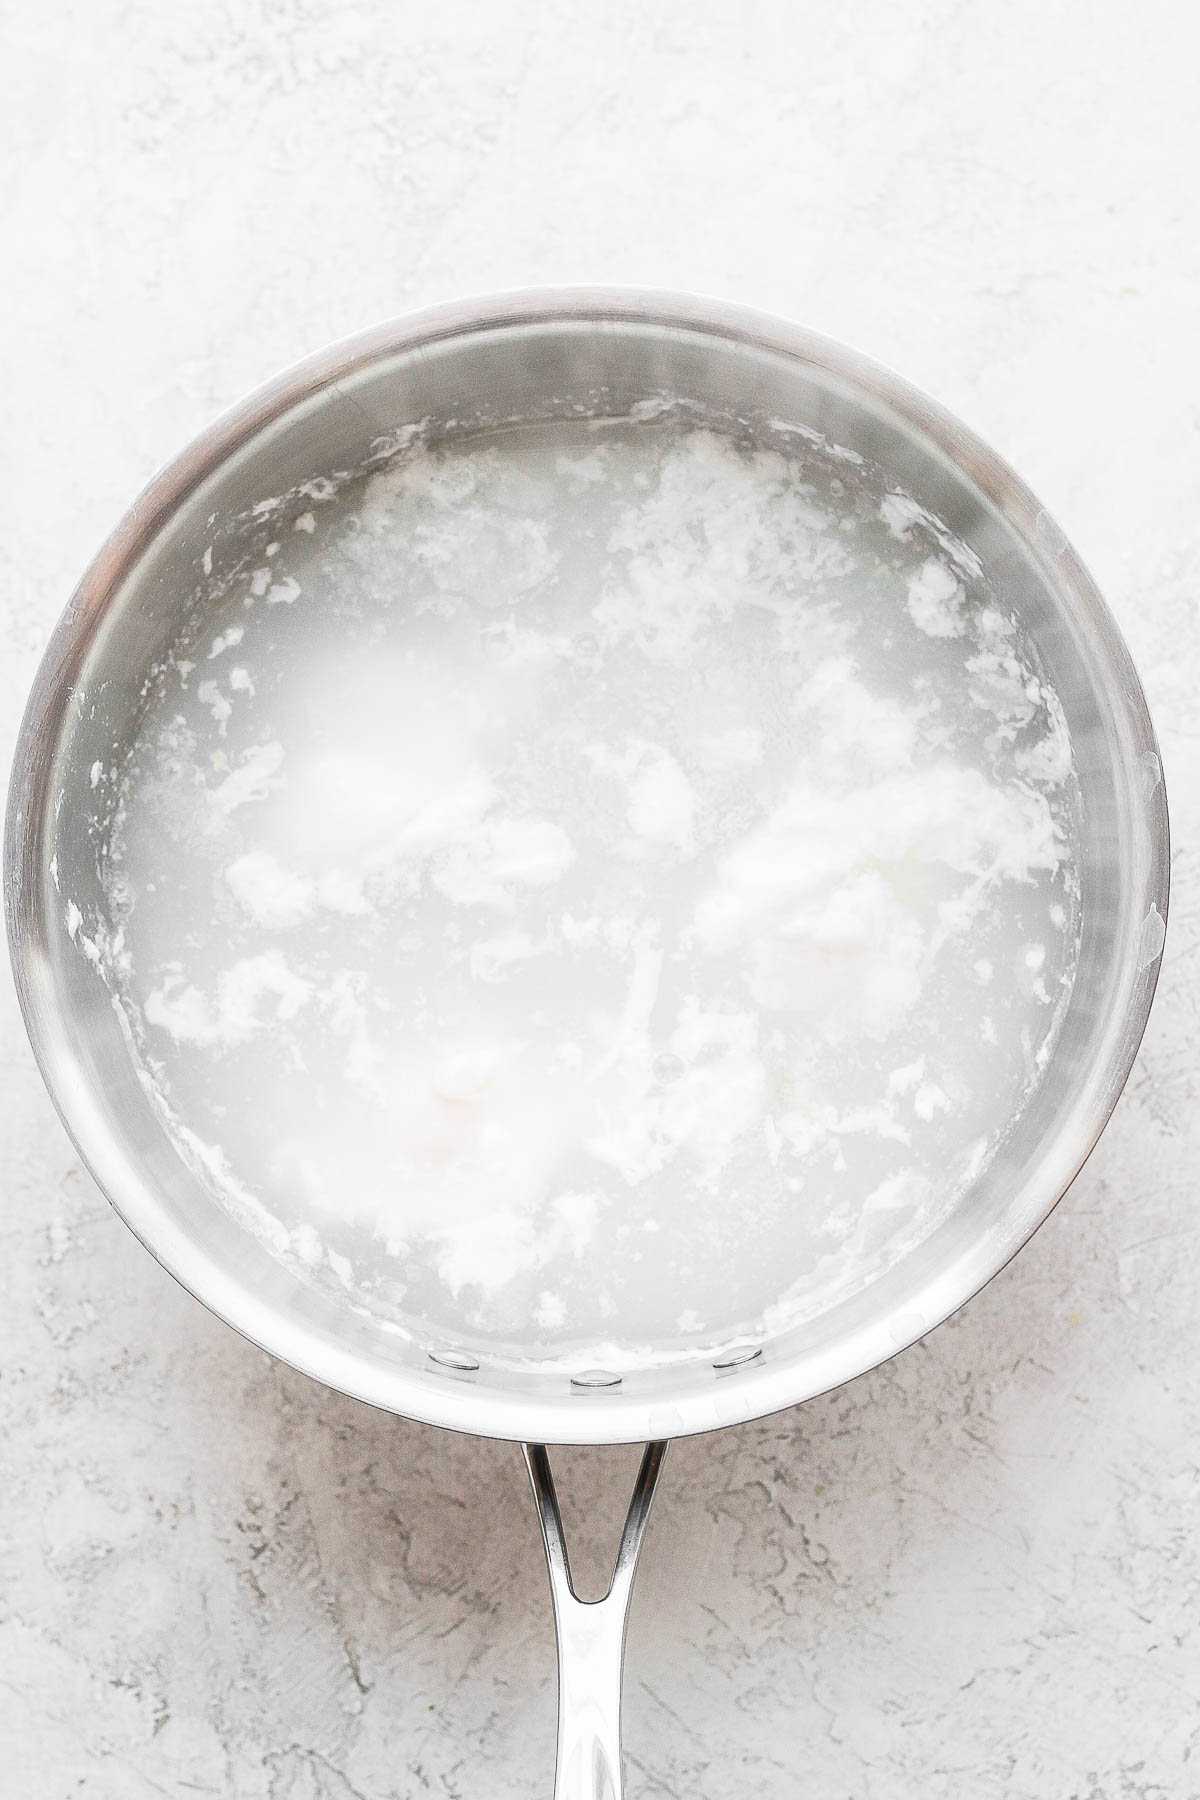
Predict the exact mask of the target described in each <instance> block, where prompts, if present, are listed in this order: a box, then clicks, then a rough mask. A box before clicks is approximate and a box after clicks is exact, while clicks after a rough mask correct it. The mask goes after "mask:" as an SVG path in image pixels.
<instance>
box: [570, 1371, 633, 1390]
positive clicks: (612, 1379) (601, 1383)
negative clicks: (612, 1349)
mask: <svg viewBox="0 0 1200 1800" xmlns="http://www.w3.org/2000/svg"><path fill="white" fill-rule="evenodd" d="M620 1385H621V1377H620V1376H619V1375H613V1374H612V1373H611V1372H610V1371H609V1370H608V1369H584V1370H583V1372H582V1373H581V1374H579V1375H572V1377H571V1386H572V1387H581V1388H610V1387H620Z"/></svg>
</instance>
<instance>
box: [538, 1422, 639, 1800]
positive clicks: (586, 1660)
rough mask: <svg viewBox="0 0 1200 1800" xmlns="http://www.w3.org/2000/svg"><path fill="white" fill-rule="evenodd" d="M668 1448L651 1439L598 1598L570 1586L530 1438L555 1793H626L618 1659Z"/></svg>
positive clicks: (550, 1491) (611, 1798)
mask: <svg viewBox="0 0 1200 1800" xmlns="http://www.w3.org/2000/svg"><path fill="white" fill-rule="evenodd" d="M666 1453H667V1446H666V1444H665V1443H658V1444H648V1445H647V1446H646V1453H645V1455H644V1456H643V1457H642V1465H641V1468H640V1469H639V1470H638V1477H637V1483H636V1485H635V1487H634V1490H633V1499H632V1500H631V1501H630V1503H629V1512H628V1515H627V1517H626V1520H625V1529H624V1531H623V1532H622V1534H621V1547H620V1549H619V1550H618V1551H617V1561H616V1567H615V1568H614V1570H613V1578H612V1583H611V1585H610V1587H609V1590H608V1592H607V1594H605V1595H604V1597H603V1599H601V1600H581V1599H580V1598H579V1596H578V1595H577V1594H576V1592H575V1589H574V1587H573V1586H572V1585H571V1564H570V1560H569V1558H568V1556H567V1545H566V1539H565V1538H564V1537H563V1528H562V1515H561V1514H560V1512H559V1510H558V1497H557V1495H556V1494H555V1491H554V1476H553V1475H552V1473H551V1470H550V1458H549V1457H548V1456H547V1454H546V1447H545V1445H544V1444H526V1445H525V1461H526V1463H527V1465H528V1468H529V1479H530V1482H531V1483H532V1485H533V1497H534V1499H535V1500H536V1501H537V1509H538V1517H539V1518H540V1519H541V1522H542V1541H543V1543H544V1544H545V1546H546V1564H547V1567H548V1568H549V1570H550V1593H551V1595H552V1597H553V1600H554V1625H555V1631H556V1633H557V1636H558V1760H557V1763H556V1766H555V1771H554V1800H621V1796H622V1793H623V1791H624V1790H623V1788H622V1783H621V1663H622V1660H623V1657H624V1654H625V1625H626V1621H627V1620H628V1617H629V1597H630V1595H631V1594H632V1592H633V1575H634V1570H635V1569H636V1567H637V1559H638V1552H639V1550H640V1549H641V1547H642V1537H643V1535H644V1533H645V1530H646V1520H647V1519H648V1518H649V1517H650V1503H651V1501H652V1500H653V1499H654V1489H655V1486H656V1484H657V1482H658V1476H659V1471H660V1469H661V1468H662V1462H663V1457H664V1456H665V1455H666Z"/></svg>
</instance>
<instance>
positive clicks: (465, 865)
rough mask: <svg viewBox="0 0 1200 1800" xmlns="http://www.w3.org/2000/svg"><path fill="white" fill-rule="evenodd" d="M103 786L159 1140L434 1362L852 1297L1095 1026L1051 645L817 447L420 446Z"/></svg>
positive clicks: (682, 434)
mask: <svg viewBox="0 0 1200 1800" xmlns="http://www.w3.org/2000/svg"><path fill="white" fill-rule="evenodd" d="M320 491H322V492H323V491H324V490H320ZM93 775H94V778H95V780H96V781H103V782H104V783H105V784H106V785H107V786H109V787H110V788H111V790H112V791H113V792H114V793H115V795H116V797H117V805H116V811H115V815H114V822H113V826H112V831H111V838H110V841H109V844H108V847H107V858H108V893H109V898H110V904H111V909H112V919H111V920H110V921H109V923H108V926H107V927H106V928H104V929H101V930H99V932H98V935H97V938H96V941H99V942H101V943H102V945H103V946H104V949H103V962H104V972H105V977H106V979H107V980H108V981H109V983H110V985H112V986H113V987H114V990H115V991H116V992H117V993H118V995H119V997H120V999H121V1002H122V1005H123V1007H124V1011H125V1014H126V1017H127V1018H128V1020H129V1023H130V1026H131V1033H132V1042H133V1043H134V1045H135V1048H136V1053H137V1054H138V1056H139V1058H140V1059H141V1062H142V1064H143V1067H144V1070H145V1071H146V1074H147V1076H148V1078H149V1080H150V1082H151V1083H152V1085H153V1089H154V1092H155V1095H156V1097H157V1099H158V1103H159V1105H160V1108H161V1110H162V1111H163V1114H164V1117H165V1118H166V1119H167V1121H168V1128H169V1129H170V1130H171V1131H172V1132H173V1133H174V1134H175V1137H176V1141H177V1142H178V1143H179V1145H180V1147H181V1149H182V1151H183V1153H184V1154H185V1156H186V1157H187V1158H188V1160H189V1161H190V1162H191V1163H192V1164H193V1166H194V1167H196V1168H197V1169H198V1170H199V1171H200V1173H201V1174H202V1176H203V1178H204V1180H205V1181H206V1182H207V1183H208V1185H209V1186H210V1187H211V1188H212V1189H213V1190H214V1191H215V1192H217V1193H218V1194H219V1195H220V1196H221V1197H222V1200H223V1203H225V1204H227V1205H229V1206H230V1207H232V1208H234V1209H235V1210H236V1211H237V1212H238V1213H239V1215H240V1216H241V1217H243V1218H244V1219H246V1220H247V1221H249V1222H250V1223H251V1224H252V1226H253V1228H254V1229H255V1230H257V1231H258V1232H260V1233H261V1234H262V1235H263V1236H264V1237H265V1239H266V1240H267V1241H268V1242H269V1243H270V1244H271V1245H272V1247H273V1248H274V1249H275V1251H276V1253H277V1254H280V1255H282V1256H283V1257H285V1258H286V1259H287V1260H289V1261H290V1262H291V1263H292V1264H293V1265H294V1266H295V1267H297V1268H299V1269H301V1270H303V1271H305V1272H306V1274H307V1276H308V1278H310V1279H312V1280H317V1281H320V1282H321V1283H322V1284H324V1285H332V1286H333V1287H335V1288H336V1289H337V1290H338V1291H345V1293H346V1295H347V1298H348V1300H349V1301H350V1302H351V1303H353V1304H357V1305H360V1306H366V1307H368V1308H369V1309H370V1310H371V1311H373V1312H375V1313H377V1314H378V1315H380V1316H382V1317H385V1318H387V1319H389V1320H391V1321H394V1322H396V1323H398V1324H400V1325H403V1326H407V1327H411V1328H412V1329H413V1330H414V1331H415V1332H416V1333H417V1334H418V1335H422V1334H423V1335H424V1337H425V1338H426V1339H428V1341H431V1342H432V1341H435V1340H436V1341H442V1342H447V1343H469V1344H471V1345H472V1346H474V1347H476V1348H484V1349H489V1348H490V1350H491V1351H492V1353H494V1354H499V1355H511V1356H519V1355H528V1354H535V1355H539V1354H545V1355H556V1356H562V1357H564V1358H566V1359H567V1360H568V1361H573V1360H576V1359H580V1358H582V1359H584V1360H592V1361H601V1362H606V1363H612V1362H617V1363H618V1364H619V1363H620V1362H622V1361H626V1362H628V1361H636V1360H637V1359H638V1358H639V1356H640V1355H642V1354H643V1353H644V1352H645V1351H646V1349H647V1347H650V1348H651V1349H653V1350H654V1351H655V1352H657V1353H659V1354H663V1353H673V1352H675V1351H680V1352H684V1351H686V1349H687V1348H688V1347H689V1346H700V1345H711V1344H713V1343H714V1342H720V1341H721V1340H723V1339H728V1338H730V1337H734V1336H738V1335H741V1334H745V1333H747V1332H752V1331H753V1330H755V1329H756V1328H757V1327H758V1326H760V1325H761V1322H762V1320H763V1319H764V1317H767V1316H768V1315H769V1316H770V1318H771V1320H772V1321H773V1322H774V1323H776V1324H778V1323H781V1322H784V1321H786V1319H787V1318H789V1317H793V1316H801V1315H803V1314H804V1313H806V1312H809V1311H811V1310H813V1309H815V1308H818V1307H822V1306H825V1305H827V1304H829V1303H830V1302H831V1301H833V1300H834V1299H836V1298H837V1297H839V1296H840V1295H842V1294H844V1293H848V1292H851V1291H853V1290H854V1289H855V1288H857V1287H860V1286H861V1285H862V1284H863V1282H864V1281H865V1280H868V1279H870V1278H871V1277H872V1275H874V1274H876V1273H878V1272H879V1271H880V1270H882V1269H884V1268H886V1267H887V1266H888V1265H889V1264H890V1263H892V1262H894V1261H895V1260H896V1259H897V1258H898V1257H899V1256H901V1255H902V1254H903V1253H904V1252H905V1251H906V1249H908V1248H910V1247H911V1246H912V1245H913V1244H914V1243H915V1242H917V1241H918V1240H919V1239H920V1238H921V1237H922V1236H924V1235H925V1234H927V1233H928V1231H929V1230H930V1229H932V1227H933V1226H934V1225H935V1224H936V1223H937V1221H938V1220H939V1219H940V1218H942V1217H943V1216H944V1215H945V1213H946V1212H947V1210H948V1209H949V1208H950V1207H951V1206H952V1205H953V1204H954V1202H955V1199H956V1197H957V1196H958V1195H959V1194H960V1193H961V1192H962V1191H963V1189H964V1188H965V1187H966V1186H967V1185H968V1184H969V1183H970V1181H971V1180H972V1179H973V1178H974V1177H975V1176H976V1175H977V1174H978V1172H979V1171H980V1170H981V1169H982V1168H983V1167H984V1166H985V1164H986V1161H987V1159H988V1157H989V1155H990V1154H991V1152H992V1150H993V1148H994V1146H995V1143H996V1141H997V1135H998V1133H999V1132H1001V1131H1002V1130H1003V1129H1004V1128H1005V1127H1006V1125H1007V1124H1008V1122H1009V1121H1010V1119H1011V1118H1012V1116H1013V1115H1014V1114H1015V1113H1016V1112H1017V1111H1018V1109H1019V1108H1020V1107H1021V1105H1022V1103H1023V1101H1024V1100H1025V1099H1026V1098H1027V1097H1028V1095H1029V1094H1030V1093H1031V1092H1032V1090H1033V1088H1034V1087H1035V1086H1036V1084H1037V1082H1038V1080H1039V1079H1040V1075H1041V1071H1042V1068H1043V1067H1044V1065H1045V1062H1046V1060H1047V1058H1048V1056H1049V1053H1050V1050H1051V1048H1052V1045H1053V1041H1054V1037H1055V1033H1056V1030H1057V1027H1058V1024H1059V1022H1060V1020H1061V1017H1062V1013H1063V1010H1064V1007H1065V1004H1066V1001H1067V998H1068V996H1069V992H1070V986H1071V980H1072V975H1073V970H1074V961H1075V955H1076V948H1077V935H1078V918H1077V890H1076V882H1075V873H1074V860H1073V849H1072V846H1073V838H1074V833H1075V830H1076V815H1077V807H1078V792H1077V785H1076V781H1075V777H1074V774H1073V770H1072V764H1071V751H1070V744H1069V740H1068V737H1067V734H1066V728H1065V724H1064V722H1063V719H1062V714H1061V710H1060V708H1059V706H1058V703H1057V700H1056V698H1055V696H1054V695H1053V693H1052V692H1050V691H1049V690H1048V688H1047V687H1046V685H1045V682H1044V680H1043V679H1042V676H1041V673H1040V669H1039V664H1038V661H1037V659H1036V655H1035V653H1034V651H1033V649H1032V647H1031V645H1030V644H1029V642H1028V641H1027V640H1026V639H1025V637H1024V636H1023V635H1022V632H1021V630H1020V629H1019V626H1018V625H1017V623H1016V622H1015V620H1014V619H1013V617H1012V616H1011V613H1010V611H1009V609H1008V608H1007V607H1006V605H1005V601H1004V596H1003V595H1001V594H996V593H994V592H992V591H991V590H990V589H989V588H988V586H987V585H986V584H985V582H984V581H983V579H982V577H981V575H980V572H979V570H978V567H977V565H976V564H975V562H974V559H973V558H972V556H971V554H970V552H969V551H967V550H965V549H964V548H963V547H962V546H961V545H958V544H956V543H955V541H954V540H953V539H952V538H950V537H949V535H948V534H947V533H946V532H945V530H944V529H943V528H942V527H940V526H939V525H938V524H937V522H936V521H933V520H930V519H929V518H928V517H927V516H926V515H924V514H922V513H921V512H920V509H919V508H917V507H916V506H915V505H914V504H913V503H912V502H911V501H910V500H908V499H906V498H905V497H904V496H903V495H900V494H896V493H891V492H889V490H888V488H887V486H886V485H885V484H883V483H882V482H880V481H879V480H878V479H877V478H875V477H874V476H873V475H872V472H871V471H870V470H869V469H867V468H865V467H863V466H860V465H858V464H857V463H856V462H854V461H853V460H849V459H846V458H845V457H839V456H837V455H836V454H829V453H825V452H822V451H819V450H818V449H816V448H811V449H805V448H801V449H798V450H797V453H796V455H795V456H792V455H788V456H787V457H786V458H785V457H783V456H781V455H779V454H776V453H774V452H771V451H762V450H759V451H753V450H749V449H746V448H743V447H740V446H738V445H737V444H735V443H734V442H732V441H731V440H729V439H727V438H724V437H721V436H718V435H714V434H712V433H710V432H707V431H703V430H689V429H683V428H680V427H679V426H678V425H671V424H669V423H661V422H660V423H657V424H655V423H643V424H640V425H638V426H636V427H634V426H629V425H624V426H621V425H614V426H610V427H605V428H600V429H597V428H596V427H595V426H589V425H588V424H586V423H582V422H580V423H578V424H570V425H563V426H554V427H544V428H536V429H527V430H525V431H522V432H513V433H509V434H507V435H505V436H500V437H494V438H491V439H479V438H476V439H474V440H471V441H470V442H469V443H467V444H465V445H461V446H459V447H457V448H454V447H451V448H446V449H441V450H438V449H434V450H428V449H426V448H423V447H421V446H420V445H417V446H414V447H411V448H410V449H409V450H408V451H406V452H405V453H404V454H403V455H401V456H400V457H399V458H398V459H397V460H396V461H395V462H394V463H393V464H392V465H391V466H390V467H389V468H387V469H386V470H385V471H384V472H382V473H377V474H375V475H373V476H371V477H370V478H369V479H366V480H364V481H360V482H358V483H357V484H355V485H353V486H351V487H350V488H348V489H344V490H343V491H342V492H341V494H340V495H337V496H334V497H332V498H330V499H328V500H326V501H324V502H318V501H316V500H314V501H313V502H312V503H311V506H310V509H309V510H308V511H306V512H301V513H300V514H299V516H294V515H293V516H292V517H289V518H288V519H287V521H286V528H284V527H283V526H280V527H279V535H278V536H277V538H276V539H275V540H274V541H271V542H268V541H267V540H265V539H264V544H263V551H262V555H261V557H260V558H259V559H258V561H257V563H256V564H255V565H254V566H249V567H247V569H246V570H245V571H244V573H243V575H242V576H240V577H239V578H238V580H237V581H236V582H234V584H233V585H232V586H231V587H229V588H228V589H227V591H226V592H225V593H224V594H223V595H222V596H219V597H217V598H210V599H209V600H208V601H207V602H206V603H205V605H204V607H203V608H202V610H201V612H200V613H199V614H198V615H197V616H196V619H195V621H194V622H193V624H192V625H191V626H190V627H189V629H188V631H187V632H186V633H185V635H184V637H183V638H181V640H180V644H179V646H178V647H177V650H176V652H175V654H174V655H173V657H172V658H171V660H170V662H169V664H168V665H166V666H165V667H164V669H163V671H162V674H161V680H160V682H159V685H158V688H157V690H156V691H155V693H154V694H153V695H152V697H151V701H150V704H149V707H148V710H147V712H146V714H145V715H144V719H143V724H142V728H141V732H140V735H139V738H138V740H137V742H136V744H135V745H134V746H133V747H132V749H131V751H130V753H129V755H128V757H127V759H126V761H125V762H124V763H122V764H121V765H119V766H116V767H113V768H105V769H98V770H97V771H93ZM63 898H64V904H68V905H71V906H72V910H74V909H73V903H70V902H68V900H67V897H66V896H65V895H64V897H63ZM69 922H70V923H71V924H72V926H73V929H74V930H75V931H77V932H78V933H79V935H80V936H87V934H88V932H89V931H91V930H92V929H93V925H94V922H93V921H85V920H82V919H81V918H80V917H79V916H78V914H77V912H76V914H75V917H74V919H70V915H69Z"/></svg>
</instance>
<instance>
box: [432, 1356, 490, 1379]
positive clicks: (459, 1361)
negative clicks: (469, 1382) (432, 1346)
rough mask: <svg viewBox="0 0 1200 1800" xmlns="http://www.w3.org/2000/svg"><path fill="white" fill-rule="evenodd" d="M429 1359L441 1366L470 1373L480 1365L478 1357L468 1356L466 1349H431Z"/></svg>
mask: <svg viewBox="0 0 1200 1800" xmlns="http://www.w3.org/2000/svg"><path fill="white" fill-rule="evenodd" d="M429 1360H430V1362H431V1363H437V1364H438V1366H439V1367H440V1368H443V1369H458V1370H459V1371H460V1372H461V1373H462V1374H470V1372H471V1371H472V1370H473V1369H477V1368H478V1367H479V1359H478V1357H475V1356H468V1354H467V1352H466V1351H465V1350H431V1351H430V1352H429Z"/></svg>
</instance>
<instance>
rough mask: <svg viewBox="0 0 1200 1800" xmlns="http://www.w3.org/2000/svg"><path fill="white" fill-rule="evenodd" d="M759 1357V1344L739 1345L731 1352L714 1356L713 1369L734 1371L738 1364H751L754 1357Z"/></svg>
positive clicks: (760, 1351) (760, 1350) (760, 1353)
mask: <svg viewBox="0 0 1200 1800" xmlns="http://www.w3.org/2000/svg"><path fill="white" fill-rule="evenodd" d="M761 1355H762V1345H761V1344H739V1345H737V1346H736V1347H735V1348H734V1349H732V1350H726V1351H725V1352H724V1353H723V1354H722V1355H721V1356H714V1357H713V1368H714V1369H736V1368H738V1367H739V1365H740V1364H742V1363H748V1362H753V1361H754V1359H755V1357H756V1356H761Z"/></svg>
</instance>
